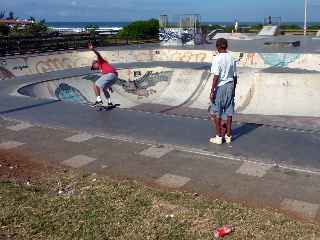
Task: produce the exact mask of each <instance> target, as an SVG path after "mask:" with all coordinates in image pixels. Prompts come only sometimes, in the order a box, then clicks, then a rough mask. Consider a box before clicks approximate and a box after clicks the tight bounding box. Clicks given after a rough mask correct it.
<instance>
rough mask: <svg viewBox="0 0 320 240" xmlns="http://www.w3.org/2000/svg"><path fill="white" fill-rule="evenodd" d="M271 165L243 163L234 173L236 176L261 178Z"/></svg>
mask: <svg viewBox="0 0 320 240" xmlns="http://www.w3.org/2000/svg"><path fill="white" fill-rule="evenodd" d="M272 167H273V165H264V164H259V163H251V162H244V163H243V164H242V165H241V167H240V168H239V169H238V170H237V171H236V173H238V174H244V175H248V176H253V177H259V178H261V177H263V176H264V175H265V174H266V173H267V172H268V171H269V170H270V169H271V168H272Z"/></svg>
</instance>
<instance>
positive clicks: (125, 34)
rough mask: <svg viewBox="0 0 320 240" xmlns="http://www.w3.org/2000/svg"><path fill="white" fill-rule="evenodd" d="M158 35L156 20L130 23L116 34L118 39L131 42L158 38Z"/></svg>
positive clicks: (157, 22)
mask: <svg viewBox="0 0 320 240" xmlns="http://www.w3.org/2000/svg"><path fill="white" fill-rule="evenodd" d="M158 35H159V21H158V20H156V19H151V20H148V21H135V22H132V23H130V24H129V25H128V26H126V27H124V28H123V29H122V30H121V31H120V32H119V33H118V36H119V37H120V38H122V39H131V40H132V39H150V38H158Z"/></svg>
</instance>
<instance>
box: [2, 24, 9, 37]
mask: <svg viewBox="0 0 320 240" xmlns="http://www.w3.org/2000/svg"><path fill="white" fill-rule="evenodd" d="M9 32H10V27H9V26H8V25H6V24H0V35H4V36H8V35H9Z"/></svg>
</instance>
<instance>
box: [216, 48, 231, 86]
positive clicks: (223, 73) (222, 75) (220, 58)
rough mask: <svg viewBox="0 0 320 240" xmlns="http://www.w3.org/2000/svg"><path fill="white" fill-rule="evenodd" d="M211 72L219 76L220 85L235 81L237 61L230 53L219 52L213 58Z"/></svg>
mask: <svg viewBox="0 0 320 240" xmlns="http://www.w3.org/2000/svg"><path fill="white" fill-rule="evenodd" d="M211 73H212V74H214V75H216V76H219V80H218V87H221V86H223V85H224V84H226V83H228V82H231V81H233V80H234V79H233V77H234V76H236V62H235V60H234V58H233V57H232V55H231V54H230V53H228V52H227V53H219V54H218V55H217V56H215V57H214V58H213V61H212V66H211Z"/></svg>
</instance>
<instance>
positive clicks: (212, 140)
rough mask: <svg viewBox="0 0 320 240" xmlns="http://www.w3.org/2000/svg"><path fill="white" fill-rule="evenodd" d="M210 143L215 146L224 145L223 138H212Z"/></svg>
mask: <svg viewBox="0 0 320 240" xmlns="http://www.w3.org/2000/svg"><path fill="white" fill-rule="evenodd" d="M209 142H211V143H214V144H219V145H220V144H222V137H219V136H215V137H214V138H210V140H209Z"/></svg>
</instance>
